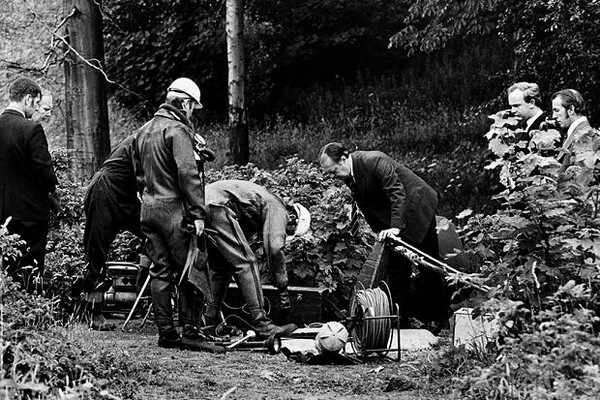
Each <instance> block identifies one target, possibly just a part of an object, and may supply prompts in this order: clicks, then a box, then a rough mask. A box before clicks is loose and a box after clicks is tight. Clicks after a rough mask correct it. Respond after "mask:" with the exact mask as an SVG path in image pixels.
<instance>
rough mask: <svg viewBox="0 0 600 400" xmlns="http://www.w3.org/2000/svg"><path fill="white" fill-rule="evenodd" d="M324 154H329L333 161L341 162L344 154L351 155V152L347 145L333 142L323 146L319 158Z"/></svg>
mask: <svg viewBox="0 0 600 400" xmlns="http://www.w3.org/2000/svg"><path fill="white" fill-rule="evenodd" d="M324 154H325V155H327V156H329V158H331V161H333V162H339V161H340V160H341V159H342V156H346V157H348V156H349V155H350V152H349V151H348V149H346V147H344V145H343V144H341V143H339V142H331V143H327V144H326V145H325V146H323V147H322V148H321V150H320V151H319V158H321V157H322V156H323V155H324Z"/></svg>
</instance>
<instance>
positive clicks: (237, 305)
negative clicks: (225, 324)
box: [221, 283, 334, 328]
mask: <svg viewBox="0 0 600 400" xmlns="http://www.w3.org/2000/svg"><path fill="white" fill-rule="evenodd" d="M262 288H263V296H264V299H265V311H267V314H268V315H269V316H270V317H271V318H273V319H274V320H275V321H276V322H281V321H278V315H279V310H278V307H277V299H278V292H277V288H275V287H274V286H272V285H262ZM288 292H289V293H290V300H291V303H292V309H291V312H290V315H289V317H288V318H287V322H293V323H295V324H296V325H298V326H303V325H308V324H311V323H313V322H327V321H329V318H334V317H333V312H332V310H331V306H330V305H329V302H328V301H327V299H326V296H327V291H326V289H322V288H315V287H305V286H289V287H288ZM221 310H222V311H223V314H224V315H225V318H227V316H228V315H232V314H233V315H237V316H239V317H241V318H243V319H244V320H246V321H248V322H251V318H250V313H249V310H248V307H247V305H246V300H244V296H243V295H242V292H241V291H240V289H239V288H238V286H237V285H236V284H235V283H231V284H229V289H228V290H227V295H226V296H225V301H224V304H223V307H222V308H221ZM230 323H231V324H233V325H237V324H236V321H235V319H231V322H230ZM240 328H242V327H240Z"/></svg>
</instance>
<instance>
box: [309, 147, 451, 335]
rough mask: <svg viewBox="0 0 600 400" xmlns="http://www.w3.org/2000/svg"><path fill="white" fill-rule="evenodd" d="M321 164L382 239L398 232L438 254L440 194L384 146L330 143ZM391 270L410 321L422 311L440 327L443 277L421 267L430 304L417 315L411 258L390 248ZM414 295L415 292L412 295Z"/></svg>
mask: <svg viewBox="0 0 600 400" xmlns="http://www.w3.org/2000/svg"><path fill="white" fill-rule="evenodd" d="M319 160H320V163H321V167H322V168H323V169H324V170H325V172H326V173H328V174H331V175H334V176H335V177H336V178H338V179H343V180H344V182H346V184H347V185H348V187H350V189H351V190H352V196H353V198H354V200H355V201H356V203H357V205H358V207H359V209H360V210H361V212H362V213H363V215H364V217H365V219H366V221H367V223H368V224H369V226H370V227H371V229H373V231H374V232H376V233H377V234H378V238H379V240H380V241H383V240H385V239H386V238H388V237H392V236H399V237H401V238H402V239H403V240H405V241H406V242H407V243H409V244H411V245H413V246H414V247H417V248H418V249H419V250H421V251H423V252H425V253H427V254H428V255H430V256H432V257H435V258H439V250H438V240H437V233H436V220H435V211H436V209H437V206H438V196H437V193H436V192H435V190H433V189H432V188H431V187H430V186H429V185H427V183H425V181H423V180H422V179H421V178H419V177H418V176H417V175H415V174H414V173H413V172H412V171H410V170H409V169H408V168H406V167H405V166H404V165H402V164H400V163H397V162H396V161H394V160H393V159H392V158H390V157H389V156H388V155H386V154H384V153H382V152H379V151H355V152H352V153H350V152H349V151H348V150H347V149H346V148H345V147H344V146H343V145H342V144H341V143H329V144H327V145H325V146H324V147H323V148H322V149H321V151H320V154H319ZM386 259H387V263H386V264H387V266H388V268H387V275H388V283H389V286H390V290H391V292H392V297H393V300H394V301H395V302H397V303H398V304H399V306H400V314H401V317H402V318H403V319H404V322H405V323H406V318H407V317H408V316H409V315H412V316H418V317H419V319H422V320H424V322H428V323H430V328H431V329H432V330H438V329H439V324H441V323H445V320H446V318H447V317H448V316H449V315H448V307H449V301H450V299H449V294H448V290H447V285H446V284H445V281H444V279H443V278H442V277H440V276H438V275H436V274H434V273H431V272H430V271H427V270H422V271H421V274H422V277H421V278H422V279H421V281H422V282H425V281H426V282H427V285H424V286H422V289H423V290H427V291H428V292H429V293H426V294H424V293H419V297H421V296H423V295H426V297H425V298H426V299H427V304H420V306H422V310H423V314H422V315H417V314H416V311H415V310H416V308H415V307H414V306H415V305H416V304H414V303H415V302H414V297H413V300H411V299H410V298H409V289H410V278H411V273H412V264H411V262H410V261H409V260H407V259H406V258H404V257H403V256H400V255H399V254H397V253H396V252H394V251H392V250H390V249H387V250H386ZM411 297H412V296H411Z"/></svg>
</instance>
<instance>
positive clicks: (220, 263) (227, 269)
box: [204, 240, 231, 325]
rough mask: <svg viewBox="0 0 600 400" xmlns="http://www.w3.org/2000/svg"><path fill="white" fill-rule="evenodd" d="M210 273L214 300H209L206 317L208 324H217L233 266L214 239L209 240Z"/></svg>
mask: <svg viewBox="0 0 600 400" xmlns="http://www.w3.org/2000/svg"><path fill="white" fill-rule="evenodd" d="M208 267H209V269H208V274H209V278H210V285H211V290H212V297H213V300H212V301H209V302H207V304H206V310H205V313H204V318H205V320H206V324H207V325H215V324H217V323H219V322H221V321H220V312H221V306H222V304H223V300H224V299H225V295H226V294H227V288H228V286H229V282H230V281H231V266H230V265H229V263H228V262H227V260H226V259H225V258H224V257H223V256H222V255H221V252H220V250H219V248H218V247H217V246H215V245H214V244H213V243H212V241H210V240H209V241H208Z"/></svg>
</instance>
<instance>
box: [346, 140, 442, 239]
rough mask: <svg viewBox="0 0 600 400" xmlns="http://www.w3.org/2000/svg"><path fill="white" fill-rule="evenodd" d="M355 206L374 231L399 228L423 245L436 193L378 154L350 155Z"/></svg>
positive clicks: (375, 152)
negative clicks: (354, 184)
mask: <svg viewBox="0 0 600 400" xmlns="http://www.w3.org/2000/svg"><path fill="white" fill-rule="evenodd" d="M350 157H351V158H352V170H353V174H354V180H355V182H356V187H355V190H354V193H353V196H354V199H355V200H356V202H357V204H358V207H359V208H360V210H361V211H362V213H363V215H364V216H365V219H366V220H367V222H368V223H369V225H370V226H371V229H373V230H374V231H375V232H378V231H381V230H383V229H388V228H399V229H400V230H401V235H402V236H403V237H406V238H408V239H409V240H411V241H413V242H415V243H421V242H423V239H424V238H425V235H426V234H427V230H428V229H429V226H430V224H431V221H432V220H433V219H434V218H435V211H436V209H437V206H438V196H437V192H436V191H435V190H433V189H432V188H431V187H430V186H429V185H428V184H427V183H425V181H424V180H422V179H421V178H419V177H418V176H417V175H415V174H414V173H413V172H412V171H411V170H409V169H408V168H406V167H405V166H404V165H402V164H400V163H397V162H396V161H394V160H393V159H392V158H390V157H389V156H388V155H386V154H384V153H382V152H380V151H355V152H353V153H351V154H350Z"/></svg>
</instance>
